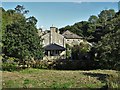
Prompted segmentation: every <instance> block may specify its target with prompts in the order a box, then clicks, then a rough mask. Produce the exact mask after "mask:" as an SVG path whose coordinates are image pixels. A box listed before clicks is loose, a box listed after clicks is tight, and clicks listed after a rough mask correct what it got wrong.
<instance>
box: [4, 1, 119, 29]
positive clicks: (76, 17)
mask: <svg viewBox="0 0 120 90" xmlns="http://www.w3.org/2000/svg"><path fill="white" fill-rule="evenodd" d="M17 5H24V7H25V9H26V10H29V13H28V14H27V15H26V17H30V16H34V17H36V19H37V20H38V22H37V25H36V26H37V28H43V30H45V29H49V28H50V27H51V26H52V25H54V26H55V27H57V28H62V27H65V26H67V25H73V24H74V23H77V22H80V21H87V20H88V19H89V17H90V16H91V15H98V14H99V13H100V11H102V10H105V9H114V10H115V11H118V3H117V2H2V7H3V8H4V9H5V10H8V9H14V8H15V7H16V6H17Z"/></svg>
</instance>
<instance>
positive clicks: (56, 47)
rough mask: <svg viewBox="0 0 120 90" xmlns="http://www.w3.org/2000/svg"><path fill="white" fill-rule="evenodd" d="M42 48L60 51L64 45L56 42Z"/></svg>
mask: <svg viewBox="0 0 120 90" xmlns="http://www.w3.org/2000/svg"><path fill="white" fill-rule="evenodd" d="M44 48H45V50H61V51H64V50H65V48H64V47H62V46H60V45H57V44H49V45H47V46H45V47H44Z"/></svg>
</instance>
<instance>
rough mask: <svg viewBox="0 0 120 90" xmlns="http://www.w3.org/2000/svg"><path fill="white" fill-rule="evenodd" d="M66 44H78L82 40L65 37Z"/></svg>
mask: <svg viewBox="0 0 120 90" xmlns="http://www.w3.org/2000/svg"><path fill="white" fill-rule="evenodd" d="M65 42H66V44H69V45H70V46H72V45H75V44H80V42H83V40H82V39H66V41H65Z"/></svg>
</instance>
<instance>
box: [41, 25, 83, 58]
mask: <svg viewBox="0 0 120 90" xmlns="http://www.w3.org/2000/svg"><path fill="white" fill-rule="evenodd" d="M41 33H42V34H41ZM39 35H40V36H41V38H42V39H43V47H44V49H45V55H46V56H62V55H65V54H66V53H65V50H66V44H68V45H71V46H72V45H74V44H79V43H80V42H83V40H82V37H80V36H78V35H76V34H74V33H72V32H70V31H68V30H67V31H65V32H64V33H63V34H60V33H59V30H58V29H57V28H56V27H53V26H52V27H50V30H49V31H47V32H46V31H44V32H42V31H39Z"/></svg>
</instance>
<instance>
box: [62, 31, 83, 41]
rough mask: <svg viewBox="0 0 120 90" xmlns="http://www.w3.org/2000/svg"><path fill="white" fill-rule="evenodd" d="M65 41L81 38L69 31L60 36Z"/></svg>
mask: <svg viewBox="0 0 120 90" xmlns="http://www.w3.org/2000/svg"><path fill="white" fill-rule="evenodd" d="M62 35H63V36H64V37H65V38H66V39H81V38H82V37H80V36H78V35H76V34H74V33H72V32H70V31H68V30H67V31H65V32H64V33H63V34H62Z"/></svg>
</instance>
